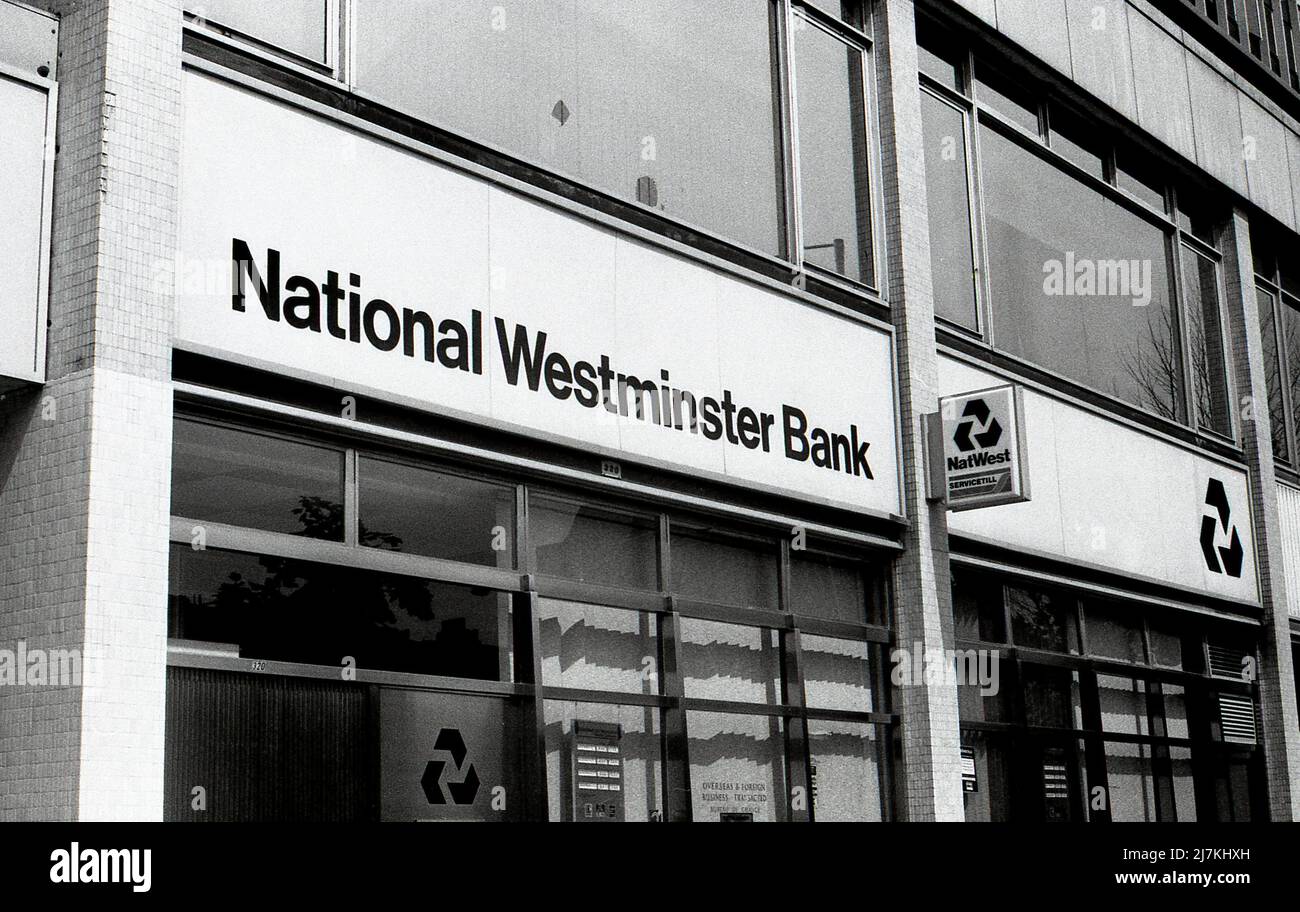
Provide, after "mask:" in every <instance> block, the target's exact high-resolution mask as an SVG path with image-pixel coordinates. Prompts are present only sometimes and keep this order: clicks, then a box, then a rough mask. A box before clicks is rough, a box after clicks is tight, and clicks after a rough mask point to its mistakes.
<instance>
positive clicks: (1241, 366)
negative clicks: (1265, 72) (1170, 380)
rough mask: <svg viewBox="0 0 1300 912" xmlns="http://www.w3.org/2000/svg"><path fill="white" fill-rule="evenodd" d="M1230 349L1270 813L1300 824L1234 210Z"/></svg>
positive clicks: (1257, 369)
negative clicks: (1255, 599) (1254, 572)
mask: <svg viewBox="0 0 1300 912" xmlns="http://www.w3.org/2000/svg"><path fill="white" fill-rule="evenodd" d="M1223 248H1224V251H1223V268H1224V278H1225V282H1224V285H1225V287H1226V290H1227V300H1226V301H1225V302H1224V305H1225V307H1224V310H1225V313H1226V316H1227V320H1228V331H1229V340H1228V341H1229V345H1230V346H1231V349H1232V350H1231V359H1232V367H1233V372H1234V373H1235V374H1236V377H1237V391H1238V395H1241V396H1245V397H1247V398H1246V399H1245V400H1244V402H1243V405H1244V406H1245V408H1243V409H1241V410H1240V412H1239V415H1240V417H1241V419H1242V420H1241V445H1242V451H1243V452H1244V453H1245V456H1246V469H1247V471H1248V472H1249V473H1250V491H1251V504H1250V508H1251V521H1252V523H1253V525H1254V528H1255V551H1256V560H1257V562H1258V565H1259V587H1260V600H1261V604H1262V605H1263V608H1264V629H1263V632H1262V636H1261V656H1260V659H1261V664H1260V668H1259V694H1260V705H1259V710H1258V715H1259V721H1260V726H1259V728H1260V732H1261V734H1262V736H1263V737H1262V740H1263V747H1264V760H1265V766H1266V767H1267V769H1268V800H1269V813H1270V815H1271V817H1272V819H1273V820H1284V821H1294V820H1300V712H1297V708H1296V701H1295V692H1296V691H1295V685H1296V682H1295V668H1294V667H1293V665H1292V657H1291V629H1290V622H1289V619H1288V616H1287V597H1286V586H1287V581H1286V579H1285V577H1284V576H1283V566H1282V525H1281V519H1280V518H1279V516H1278V508H1277V477H1276V473H1275V472H1274V470H1273V444H1272V440H1273V432H1272V415H1271V414H1270V412H1269V407H1268V387H1267V386H1266V385H1265V381H1264V378H1265V376H1266V374H1265V366H1264V349H1263V347H1262V346H1263V343H1262V342H1261V339H1260V317H1259V307H1258V303H1257V301H1256V298H1255V277H1254V265H1253V258H1252V256H1251V251H1250V225H1249V223H1248V221H1247V219H1246V216H1245V213H1243V212H1242V211H1241V210H1237V211H1235V212H1234V213H1233V216H1232V218H1231V219H1230V220H1229V224H1228V231H1227V234H1226V236H1225V237H1224V241H1223Z"/></svg>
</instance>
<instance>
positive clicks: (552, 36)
mask: <svg viewBox="0 0 1300 912" xmlns="http://www.w3.org/2000/svg"><path fill="white" fill-rule="evenodd" d="M770 7H771V5H770V4H768V3H763V2H754V0H720V2H715V3H707V4H705V3H688V4H682V3H678V2H674V0H644V2H638V3H634V4H628V3H620V2H614V0H575V2H570V3H564V4H544V3H523V2H509V3H502V2H500V0H396V2H386V3H359V4H356V12H355V17H356V31H355V35H354V39H355V57H356V73H355V81H356V86H357V88H358V90H359V91H361V92H363V93H365V94H369V95H371V96H374V97H375V98H377V99H378V100H380V101H383V102H385V103H388V104H391V105H393V106H395V107H398V108H400V109H402V110H404V111H406V112H407V113H410V114H412V115H414V116H416V117H420V118H422V119H424V120H428V121H430V122H432V123H434V124H435V125H437V126H440V127H444V128H446V129H448V130H453V131H456V132H458V133H461V134H463V135H465V136H468V137H470V138H472V139H476V140H479V141H482V142H484V143H487V144H490V145H493V146H496V147H498V148H500V149H502V150H504V151H505V152H508V153H510V154H513V155H518V156H520V157H522V158H524V159H526V160H528V161H530V162H536V163H538V164H540V165H542V166H544V167H547V168H550V169H552V170H555V171H559V172H562V173H564V174H569V175H572V176H573V177H575V178H577V179H578V180H581V181H583V182H585V183H588V184H590V185H591V186H593V187H596V188H597V189H599V190H602V191H604V192H606V193H610V194H612V195H614V196H615V197H618V198H619V199H623V200H629V201H636V202H639V203H641V204H643V205H645V206H648V207H650V208H652V209H655V210H659V211H662V212H664V213H665V214H667V215H669V216H671V217H673V218H676V219H680V220H683V221H686V222H689V223H693V224H697V225H699V226H701V227H703V228H705V229H708V230H711V231H715V232H718V233H720V234H722V235H724V236H726V237H729V238H732V239H734V240H736V241H739V242H741V243H743V244H746V245H748V246H750V247H753V248H756V249H758V250H761V251H764V252H766V253H770V254H780V253H782V252H783V250H782V247H783V243H784V242H783V240H782V233H781V225H782V222H783V214H782V204H781V200H782V199H783V196H784V190H783V184H782V178H781V170H782V167H781V162H780V159H779V157H778V152H777V148H778V145H777V138H778V136H779V133H778V126H779V123H780V119H779V118H780V111H779V109H778V106H777V102H776V97H777V96H776V93H775V92H774V81H773V79H774V68H773V65H772V43H773V37H772V36H773V32H772V27H771V17H772V15H773V13H772V9H771V8H770ZM827 126H828V128H830V126H829V125H827Z"/></svg>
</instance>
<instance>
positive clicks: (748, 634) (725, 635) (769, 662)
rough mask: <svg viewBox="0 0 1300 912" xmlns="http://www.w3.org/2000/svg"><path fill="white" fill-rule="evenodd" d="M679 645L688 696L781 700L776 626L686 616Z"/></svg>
mask: <svg viewBox="0 0 1300 912" xmlns="http://www.w3.org/2000/svg"><path fill="white" fill-rule="evenodd" d="M679 648H680V657H681V664H682V677H683V680H684V683H685V687H686V696H687V697H694V698H698V699H701V700H733V701H736V702H741V703H780V702H781V696H782V695H781V647H780V637H779V635H778V634H777V632H776V631H775V630H768V629H766V628H763V627H742V626H740V625H739V624H723V623H720V622H718V621H704V620H700V619H698V618H682V620H681V645H680V647H679Z"/></svg>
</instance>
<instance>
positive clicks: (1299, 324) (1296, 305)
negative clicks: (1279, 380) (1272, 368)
mask: <svg viewBox="0 0 1300 912" xmlns="http://www.w3.org/2000/svg"><path fill="white" fill-rule="evenodd" d="M1278 311H1279V316H1280V318H1281V319H1280V321H1279V322H1280V326H1279V327H1278V328H1279V329H1280V330H1281V335H1282V362H1283V364H1284V365H1285V370H1286V375H1285V379H1286V385H1287V390H1288V392H1289V394H1290V396H1291V431H1292V433H1293V434H1294V433H1300V300H1297V299H1295V298H1293V297H1291V296H1290V295H1288V294H1285V293H1283V295H1282V303H1281V306H1280V307H1279V308H1278ZM1288 443H1289V444H1290V447H1289V448H1290V449H1291V450H1292V452H1294V447H1295V443H1296V441H1295V439H1294V438H1292V439H1291V440H1289V441H1288Z"/></svg>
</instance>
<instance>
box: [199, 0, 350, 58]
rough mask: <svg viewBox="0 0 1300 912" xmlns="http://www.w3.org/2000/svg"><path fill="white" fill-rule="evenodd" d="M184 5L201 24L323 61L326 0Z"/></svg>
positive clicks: (215, 0)
mask: <svg viewBox="0 0 1300 912" xmlns="http://www.w3.org/2000/svg"><path fill="white" fill-rule="evenodd" d="M186 6H187V7H188V12H189V13H190V14H191V15H192V16H193V17H194V18H195V19H196V20H197V21H198V22H200V23H202V24H204V25H209V26H215V27H217V28H220V29H223V30H229V31H231V32H234V33H236V34H238V35H243V36H246V37H248V38H252V39H254V40H256V41H259V42H262V43H264V44H269V45H271V46H272V47H275V48H279V49H280V50H284V51H289V52H290V53H292V54H295V55H297V56H299V57H303V58H305V59H307V60H310V61H313V62H315V63H322V64H323V63H326V62H327V53H328V39H327V29H328V20H327V16H326V14H327V11H328V10H327V6H326V0H277V2H276V3H264V2H260V0H201V2H198V3H187V4H186Z"/></svg>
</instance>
